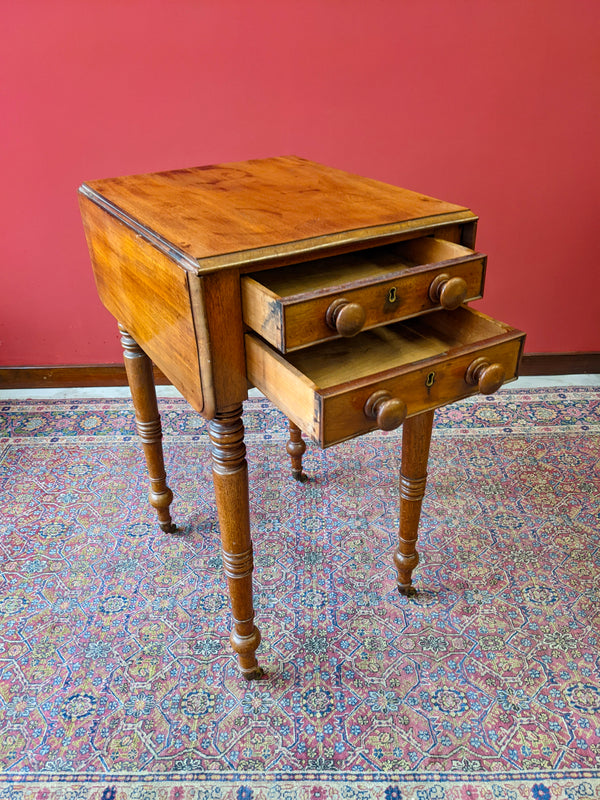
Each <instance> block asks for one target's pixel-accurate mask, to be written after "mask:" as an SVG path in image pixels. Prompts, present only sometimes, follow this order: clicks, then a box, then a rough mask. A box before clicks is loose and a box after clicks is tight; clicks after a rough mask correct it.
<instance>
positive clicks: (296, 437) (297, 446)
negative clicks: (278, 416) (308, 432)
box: [285, 419, 306, 481]
mask: <svg viewBox="0 0 600 800" xmlns="http://www.w3.org/2000/svg"><path fill="white" fill-rule="evenodd" d="M288 422H289V431H290V438H289V441H288V443H287V445H286V447H285V449H286V451H287V454H288V455H289V456H290V458H291V460H292V477H293V478H295V479H296V480H297V481H305V480H306V475H305V474H304V472H302V456H303V455H304V453H305V452H306V442H305V441H304V439H303V438H302V431H301V430H300V428H299V427H298V426H297V425H296V424H295V423H294V422H292V420H291V419H289V420H288Z"/></svg>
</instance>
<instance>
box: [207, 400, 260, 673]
mask: <svg viewBox="0 0 600 800" xmlns="http://www.w3.org/2000/svg"><path fill="white" fill-rule="evenodd" d="M241 415H242V406H241V405H238V406H235V407H232V408H229V409H227V410H223V411H221V412H218V413H217V415H216V417H215V419H212V420H211V421H210V422H209V424H208V432H209V435H210V441H211V455H212V471H213V482H214V487H215V497H216V501H217V512H218V515H219V526H220V528H221V545H222V550H223V565H224V568H225V574H226V576H227V585H228V587H229V595H230V598H231V612H232V616H233V628H232V630H231V634H230V637H229V640H230V642H231V646H232V648H233V649H234V651H235V652H236V653H237V655H238V662H239V666H240V670H241V672H242V675H243V676H244V678H247V679H248V680H253V679H256V678H260V677H261V676H262V675H263V670H262V669H261V668H260V667H259V666H258V663H257V661H256V648H257V647H258V645H259V644H260V632H259V630H258V628H257V627H256V626H255V625H254V607H253V604H252V569H253V559H252V540H251V538H250V513H249V508H248V465H247V463H246V446H245V444H244V425H243V423H242V417H241Z"/></svg>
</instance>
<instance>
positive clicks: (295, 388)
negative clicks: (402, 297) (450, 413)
mask: <svg viewBox="0 0 600 800" xmlns="http://www.w3.org/2000/svg"><path fill="white" fill-rule="evenodd" d="M439 315H442V316H441V318H439V319H436V316H438V317H439ZM452 315H453V312H437V315H436V314H433V315H429V316H428V317H427V318H426V319H427V320H428V321H429V320H432V321H434V324H433V326H432V325H429V324H425V320H413V321H412V323H411V325H410V326H409V325H406V324H398V325H395V326H391V328H390V329H387V328H386V329H383V331H382V333H381V334H380V335H381V346H379V344H378V342H377V341H375V342H374V343H373V341H372V340H373V336H372V335H371V334H369V332H367V333H364V334H361V335H359V336H358V337H357V338H356V339H355V340H354V341H353V342H352V347H353V346H354V343H356V347H357V352H356V358H355V359H353V357H352V354H350V355H349V356H348V358H347V359H345V363H344V364H343V365H339V363H338V362H339V358H337V356H336V354H335V353H333V354H332V356H331V360H330V361H328V359H327V353H326V349H327V345H323V344H321V345H317V346H316V347H315V348H311V349H310V350H307V351H303V353H302V358H301V359H298V358H297V359H295V360H296V362H297V363H296V364H294V363H293V361H294V358H293V357H292V356H290V357H289V358H287V359H286V358H285V357H284V356H282V355H280V354H279V353H277V352H276V351H275V350H273V348H271V347H269V345H267V344H266V343H265V342H263V341H261V340H260V339H259V338H258V337H256V336H254V335H253V334H247V335H246V357H247V372H248V378H249V380H250V381H251V382H252V383H253V384H254V385H255V386H256V387H257V388H258V389H260V390H261V391H262V392H263V393H264V394H265V395H266V396H267V397H268V398H269V399H270V400H271V401H272V402H273V403H274V404H275V405H276V406H278V407H279V408H280V409H281V410H282V411H283V412H284V413H285V414H287V416H288V417H289V418H290V419H292V420H293V421H294V422H295V423H296V424H297V425H298V426H299V427H300V428H301V429H302V430H303V431H304V432H305V433H306V434H307V435H308V436H310V437H311V438H312V439H313V440H314V441H315V442H317V443H318V444H320V445H321V446H322V447H329V446H330V445H333V444H336V443H337V442H341V441H344V440H346V439H351V438H353V437H355V436H359V435H361V434H364V433H368V432H369V431H372V430H376V429H377V428H379V427H383V425H381V424H380V419H379V417H378V418H377V419H376V418H375V417H374V416H370V415H369V414H370V413H371V414H372V413H373V409H374V406H373V403H374V402H376V401H377V398H389V399H390V400H393V401H394V403H396V406H394V408H393V409H392V407H391V406H390V408H391V409H392V414H394V413H397V412H398V408H400V407H403V408H404V411H405V413H406V416H412V415H414V414H419V413H421V412H423V411H426V410H429V409H433V408H438V407H440V406H443V405H446V404H448V403H452V402H454V401H455V400H458V399H460V398H463V397H467V396H468V395H471V394H475V393H477V392H478V391H480V390H481V391H483V392H484V393H491V392H492V391H495V390H496V388H498V385H500V384H501V383H502V382H506V381H510V380H514V378H516V377H517V372H518V365H519V360H520V355H521V350H522V345H523V341H524V334H522V333H521V332H520V331H516V330H514V329H512V328H509V327H508V326H505V325H502V323H497V322H496V321H495V320H491V319H490V318H488V317H485V316H484V315H482V314H478V313H477V312H474V311H472V310H470V309H464V308H463V309H460V310H459V311H458V312H454V315H455V316H452ZM449 316H452V318H453V319H454V318H455V319H456V325H453V324H452V322H450V324H449V322H448V317H449ZM457 327H458V328H459V330H458V331H457ZM450 330H451V333H450V332H449V331H450ZM461 331H462V334H461ZM463 334H464V335H463ZM368 337H370V339H369V338H368ZM393 337H395V338H393ZM445 337H447V340H446V338H445ZM395 349H397V350H398V358H397V363H394V351H395ZM366 351H368V357H367V361H368V359H371V360H372V372H370V373H368V374H367V372H368V371H366V370H365V352H366ZM390 352H391V353H392V356H391V360H390ZM403 353H405V355H403ZM378 354H379V356H378ZM317 362H318V363H317ZM328 369H331V375H332V378H331V379H330V380H328V378H327V370H328ZM361 370H362V372H361ZM353 374H356V375H359V377H356V378H355V379H352V378H351V377H349V376H351V375H353ZM498 381H499V383H498ZM375 410H376V408H375ZM398 424H399V423H398ZM393 427H397V425H396V424H393V425H392V428H393ZM386 429H388V428H386Z"/></svg>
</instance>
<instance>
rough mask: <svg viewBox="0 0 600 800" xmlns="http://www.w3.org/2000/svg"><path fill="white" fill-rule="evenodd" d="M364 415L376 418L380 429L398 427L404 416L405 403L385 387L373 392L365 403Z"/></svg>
mask: <svg viewBox="0 0 600 800" xmlns="http://www.w3.org/2000/svg"><path fill="white" fill-rule="evenodd" d="M365 416H367V417H368V418H369V419H374V420H377V427H378V428H379V430H381V431H393V430H395V429H396V428H399V427H400V425H402V423H403V422H404V418H405V417H406V403H405V402H404V400H400V399H399V398H397V397H392V395H391V394H390V393H389V392H388V391H386V390H385V389H380V390H379V391H378V392H373V394H372V395H371V396H370V397H369V399H368V400H367V402H366V403H365Z"/></svg>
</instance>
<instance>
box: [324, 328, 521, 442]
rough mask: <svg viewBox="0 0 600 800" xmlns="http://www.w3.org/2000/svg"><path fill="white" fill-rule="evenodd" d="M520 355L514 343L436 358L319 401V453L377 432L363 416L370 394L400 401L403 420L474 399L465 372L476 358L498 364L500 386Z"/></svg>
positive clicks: (511, 375) (510, 377)
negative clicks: (502, 376)
mask: <svg viewBox="0 0 600 800" xmlns="http://www.w3.org/2000/svg"><path fill="white" fill-rule="evenodd" d="M520 352H521V343H520V342H519V341H512V342H504V343H502V344H496V345H494V346H491V347H481V348H480V349H476V350H474V351H472V352H470V353H465V354H462V355H457V356H447V357H445V358H443V357H440V358H438V359H435V360H431V361H430V362H429V363H427V364H426V365H425V366H420V365H419V366H417V365H415V368H414V369H412V370H409V371H408V372H407V373H405V374H403V375H398V376H395V377H391V378H387V379H382V378H379V379H376V380H375V381H374V382H373V383H370V384H369V385H367V386H361V387H354V388H348V389H347V390H346V391H342V392H339V393H331V394H327V393H324V394H322V395H319V405H320V408H319V411H318V418H319V423H320V424H319V434H318V437H319V443H320V444H321V445H322V447H329V446H330V445H332V444H336V443H337V442H342V441H345V440H346V439H352V438H354V437H355V436H360V435H361V434H363V433H368V432H369V431H373V430H377V427H378V426H377V424H376V422H375V421H374V420H373V419H369V418H368V417H367V416H366V415H365V411H364V408H365V405H366V404H367V401H368V400H369V398H370V397H372V396H373V394H374V393H375V392H384V391H385V392H388V393H389V395H390V397H392V398H398V399H400V400H402V401H403V402H404V403H405V404H406V416H407V417H411V416H414V415H415V414H420V413H421V412H422V411H428V410H430V409H434V408H440V407H441V406H445V405H447V404H448V403H453V402H455V401H456V400H460V399H462V398H463V397H468V396H469V395H472V394H477V393H478V392H479V388H478V386H477V384H473V383H467V380H466V376H467V370H468V369H469V366H470V365H471V364H472V363H473V362H474V361H475V360H476V359H478V358H482V359H484V360H485V361H488V362H489V363H490V364H500V365H501V366H502V367H503V369H504V373H505V376H506V377H505V379H504V383H506V382H507V381H512V380H514V379H515V378H516V377H517V370H518V364H519V358H520Z"/></svg>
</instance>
